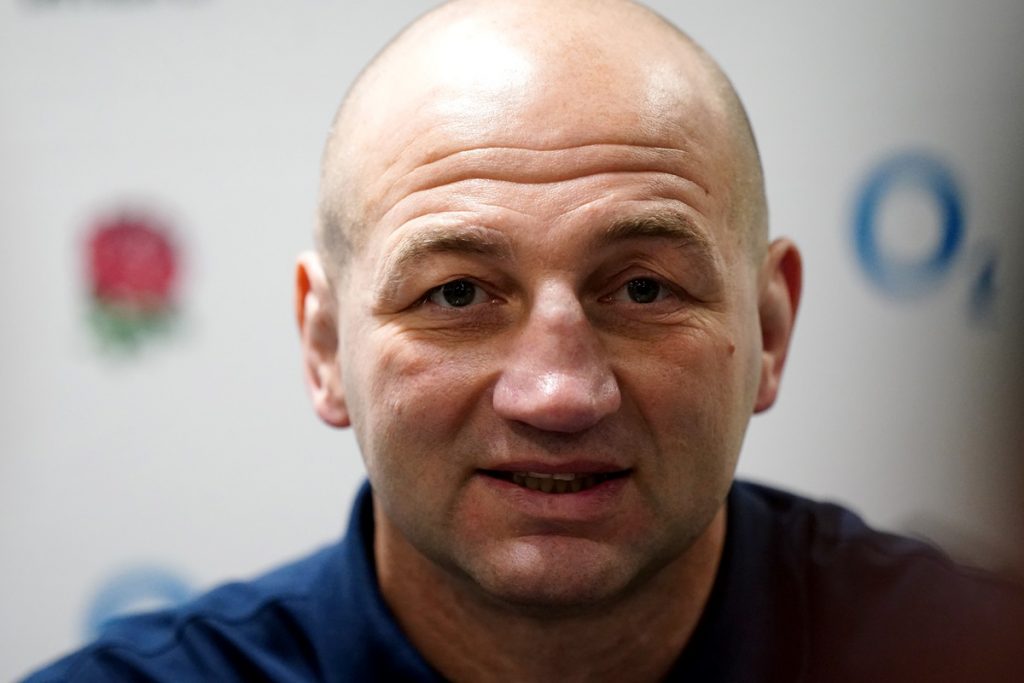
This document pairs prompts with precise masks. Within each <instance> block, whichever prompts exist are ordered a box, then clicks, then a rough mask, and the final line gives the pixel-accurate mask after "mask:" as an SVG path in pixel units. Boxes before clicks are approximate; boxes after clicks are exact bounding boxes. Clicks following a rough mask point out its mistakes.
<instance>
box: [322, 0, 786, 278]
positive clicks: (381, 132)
mask: <svg viewBox="0 0 1024 683" xmlns="http://www.w3.org/2000/svg"><path fill="white" fill-rule="evenodd" d="M483 140H486V146H488V147H490V148H522V149H529V150H552V151H555V150H566V149H585V148H587V147H588V146H594V145H609V144H610V145H630V146H635V147H640V148H650V149H652V150H657V149H674V150H681V151H682V152H684V153H686V154H691V153H692V154H697V153H699V154H700V155H702V156H705V157H707V158H708V159H712V160H713V162H712V163H713V164H714V165H715V166H716V168H714V169H708V177H709V178H710V177H712V176H713V175H715V174H714V173H712V171H715V172H717V176H721V177H724V178H726V179H727V182H726V183H720V184H718V185H714V186H713V187H712V186H711V185H707V184H704V183H703V178H701V177H696V178H695V179H694V180H695V182H697V184H698V185H700V186H701V187H704V189H705V191H706V192H710V191H712V190H713V191H714V192H715V193H716V194H717V195H719V196H722V197H723V203H724V205H725V206H726V207H727V210H728V215H727V216H725V217H724V218H725V219H726V221H727V223H728V224H729V226H730V229H731V231H732V233H733V235H734V237H735V239H736V240H737V241H738V242H741V243H742V244H743V246H744V248H746V249H748V250H749V252H750V253H751V254H752V255H753V256H755V257H756V258H759V257H760V255H761V254H762V253H763V251H764V248H765V244H766V238H767V217H766V206H765V197H764V188H763V178H762V173H761V165H760V159H759V156H758V152H757V148H756V144H755V142H754V137H753V134H752V132H751V129H750V125H749V122H748V120H747V117H746V114H745V112H744V110H743V107H742V105H741V103H740V100H739V98H738V97H737V95H736V93H735V91H734V90H733V88H732V86H731V84H730V83H729V81H728V79H727V78H726V76H725V75H724V73H723V72H722V71H721V69H720V68H719V67H718V66H717V65H716V64H715V62H714V61H713V60H712V59H711V58H710V57H709V56H708V55H707V54H706V53H705V52H704V51H703V50H702V49H701V48H700V47H699V46H697V45H696V44H695V43H694V42H693V41H692V40H691V39H690V38H688V37H687V36H686V35H685V34H683V33H682V32H680V31H679V30H678V29H676V28H675V27H674V26H672V25H671V24H669V23H668V22H667V21H665V20H664V19H663V18H661V17H660V16H658V15H657V14H655V13H653V12H651V11H650V10H648V9H646V8H644V7H642V6H640V5H637V4H635V3H632V2H628V1H627V0H454V1H453V2H448V3H445V4H443V5H441V6H440V7H439V8H437V9H435V10H434V11H432V12H430V13H428V14H427V15H425V16H423V17H421V18H420V19H419V20H417V21H416V22H414V23H413V24H412V25H411V26H409V27H408V28H407V29H405V31H403V32H402V33H401V34H400V35H399V36H398V37H396V38H395V40H393V41H392V42H391V43H390V44H389V45H388V46H387V47H386V48H385V49H384V50H383V51H382V52H381V53H380V54H379V55H378V56H377V57H376V58H375V59H374V60H373V62H371V64H370V65H369V66H368V67H367V68H366V69H365V70H364V71H363V73H362V74H361V75H360V77H359V78H358V79H357V80H356V82H355V83H354V84H353V86H352V88H351V89H350V91H349V93H348V95H347V96H346V98H345V100H344V102H343V104H342V106H341V108H340V109H339V111H338V114H337V116H336V118H335V121H334V124H333V126H332V128H331V132H330V135H329V138H328V142H327V146H326V149H325V152H324V157H323V165H322V174H321V195H320V206H319V221H318V227H317V239H318V246H319V249H320V251H321V256H322V259H323V261H324V263H325V265H326V267H327V269H328V271H329V273H331V274H335V275H336V274H337V273H338V270H339V268H340V266H341V265H342V264H344V262H345V261H346V259H347V258H348V256H349V255H350V254H351V253H353V251H354V250H358V249H359V247H360V244H361V242H362V239H363V236H364V235H365V234H366V231H367V230H368V229H369V228H371V227H372V226H373V225H375V224H376V223H377V222H378V221H380V220H382V218H384V217H385V216H386V215H387V214H388V213H389V211H392V209H393V208H394V207H393V204H392V203H391V200H392V199H393V198H394V196H396V195H395V192H393V190H394V188H396V187H398V186H401V185H403V183H405V184H407V183H408V182H409V181H410V176H411V175H415V172H416V171H417V170H419V171H422V170H423V169H424V168H426V167H429V165H430V164H431V163H433V162H435V161H439V160H443V159H445V158H446V157H448V156H449V155H452V154H455V153H456V152H462V151H465V150H468V149H473V148H480V147H482V146H483V145H482V142H481V141H483ZM666 141H668V142H666ZM467 172H468V171H467ZM475 172H477V173H483V174H484V176H486V173H487V170H486V168H483V169H480V168H477V170H476V171H475ZM697 175H700V174H699V173H698V174H697ZM467 177H469V176H467ZM552 180H554V178H552Z"/></svg>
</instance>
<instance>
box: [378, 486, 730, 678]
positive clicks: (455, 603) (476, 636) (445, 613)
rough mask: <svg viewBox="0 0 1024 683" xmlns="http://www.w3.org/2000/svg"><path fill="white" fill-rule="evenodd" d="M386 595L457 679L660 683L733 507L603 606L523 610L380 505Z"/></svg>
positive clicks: (693, 616)
mask: <svg viewBox="0 0 1024 683" xmlns="http://www.w3.org/2000/svg"><path fill="white" fill-rule="evenodd" d="M374 508H375V509H374V513H375V518H376V531H375V536H374V554H375V559H376V563H377V574H378V578H379V581H380V587H381V592H382V594H383V595H384V599H385V601H386V602H387V603H388V606H389V607H390V608H391V610H392V612H393V613H394V614H395V616H396V618H397V620H398V622H399V624H400V625H401V627H402V630H403V631H404V632H405V634H406V635H407V636H408V637H409V639H410V640H411V641H412V644H413V645H414V646H415V647H416V649H417V650H419V652H420V653H421V654H422V655H423V656H424V657H425V658H426V659H427V661H429V662H430V663H431V665H433V666H434V668H435V669H437V670H438V671H439V672H440V673H441V674H442V675H443V676H444V677H445V678H447V679H448V680H451V681H481V682H484V683H486V682H487V681H498V680H503V681H507V680H530V681H559V682H563V681H564V682H571V681H577V680H578V681H604V680H607V681H621V680H629V681H657V680H660V679H662V678H663V677H664V676H665V675H666V674H667V673H668V671H669V670H670V669H671V667H672V665H673V663H674V662H675V661H676V659H677V658H678V657H679V654H680V653H681V652H682V650H683V647H684V646H685V645H686V643H687V641H688V640H689V639H690V636H691V635H692V634H693V632H694V630H695V628H696V626H697V622H698V620H699V619H700V615H701V613H702V612H703V610H704V606H705V604H706V603H707V600H708V597H709V595H710V593H711V588H712V585H713V584H714V579H715V574H716V572H717V570H718V562H719V559H720V558H721V554H722V546H723V543H724V538H725V506H724V505H723V506H722V508H721V509H720V510H719V511H718V513H717V514H716V515H715V517H714V519H713V521H712V522H711V524H709V525H708V527H707V529H705V531H704V532H703V533H702V535H701V536H700V537H699V538H698V539H697V540H696V541H695V542H694V543H693V544H692V545H691V546H690V547H689V548H688V549H687V551H686V552H684V553H683V554H682V555H680V556H679V557H677V558H676V559H675V560H673V561H671V562H670V563H669V564H667V565H666V566H665V567H663V568H661V569H660V570H658V571H657V572H656V573H654V574H653V575H652V576H651V577H650V578H648V579H647V580H646V581H645V582H644V583H643V585H641V586H639V587H637V588H636V589H635V590H632V591H630V592H629V594H628V595H625V596H623V597H621V598H617V599H615V600H612V601H609V603H608V604H606V605H602V606H601V607H600V608H599V609H596V608H595V609H589V610H580V611H576V612H571V613H570V612H562V613H558V614H547V615H545V614H539V613H537V612H528V613H524V611H523V610H522V609H517V608H516V607H515V606H514V605H508V604H505V603H502V602H500V601H497V600H494V599H489V598H488V597H487V596H483V595H481V594H480V591H479V588H477V587H476V586H475V585H473V584H471V583H469V582H468V580H467V579H465V578H462V577H456V576H454V575H453V574H452V573H450V572H448V571H447V570H445V569H443V568H441V567H439V566H438V565H437V564H436V563H434V562H432V561H431V560H429V559H428V558H426V557H425V556H423V555H422V554H421V553H419V551H417V550H416V549H415V548H413V547H412V546H411V545H409V543H408V542H407V541H405V539H404V537H403V536H402V535H401V534H400V533H399V532H398V531H397V530H396V529H394V527H393V526H391V525H390V523H389V520H388V519H387V518H386V516H385V515H384V514H383V513H382V511H381V510H380V508H379V506H377V505H376V504H375V505H374Z"/></svg>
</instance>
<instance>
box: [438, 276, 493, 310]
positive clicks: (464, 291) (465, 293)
mask: <svg viewBox="0 0 1024 683" xmlns="http://www.w3.org/2000/svg"><path fill="white" fill-rule="evenodd" d="M485 300H486V297H485V294H484V291H483V290H482V289H481V288H480V287H478V286H477V285H475V284H473V283H472V282H470V281H469V280H452V281H451V282H446V283H444V284H443V285H441V286H440V287H435V288H434V289H432V290H430V291H429V292H427V296H426V298H425V301H429V302H430V303H432V304H434V305H436V306H440V307H441V308H465V307H466V306H469V305H470V304H479V303H483V302H484V301H485Z"/></svg>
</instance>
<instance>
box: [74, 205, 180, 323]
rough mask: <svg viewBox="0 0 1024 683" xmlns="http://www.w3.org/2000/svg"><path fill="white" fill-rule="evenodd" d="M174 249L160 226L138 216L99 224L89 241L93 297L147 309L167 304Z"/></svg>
mask: <svg viewBox="0 0 1024 683" xmlns="http://www.w3.org/2000/svg"><path fill="white" fill-rule="evenodd" d="M175 261H176V258H175V249H174V247H173V245H172V244H171V242H170V240H169V239H168V238H167V235H166V234H165V231H164V230H163V229H162V226H160V225H159V224H156V223H155V222H154V221H152V220H147V219H145V218H141V217H138V216H128V215H125V216H119V217H117V218H114V219H113V220H111V221H108V222H104V223H101V224H100V225H99V226H97V228H96V230H95V232H94V233H93V235H92V237H91V238H90V240H89V266H90V275H91V278H92V290H93V295H94V296H95V297H96V298H98V299H100V300H102V301H105V302H108V303H117V304H125V305H128V306H135V307H140V308H144V309H147V310H154V309H160V308H164V307H166V306H167V305H168V304H169V303H170V298H171V294H172V290H173V287H174V280H175V274H176V271H177V267H176V263H175Z"/></svg>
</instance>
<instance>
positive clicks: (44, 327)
mask: <svg viewBox="0 0 1024 683" xmlns="http://www.w3.org/2000/svg"><path fill="white" fill-rule="evenodd" d="M431 4H432V3H428V2H375V3H355V2H342V1H341V0H336V1H334V2H329V1H328V0H303V1H301V2H296V1H295V0H262V1H261V2H258V3H254V2H244V1H243V0H8V1H7V2H5V3H3V5H2V6H0V221H2V226H3V227H2V231H0V259H2V261H0V263H2V268H0V311H2V312H3V323H2V325H3V333H2V335H0V371H2V374H0V378H2V384H0V386H2V389H0V391H2V394H0V396H2V400H3V404H2V407H3V409H2V411H0V434H2V437H0V439H2V440H0V444H2V458H0V605H2V612H0V613H2V617H0V679H3V680H6V679H9V678H11V677H14V676H17V675H19V674H21V673H23V672H25V671H26V670H27V669H28V668H30V667H32V666H35V665H36V664H38V663H40V662H41V661H43V660H44V659H47V658H50V657H53V656H55V655H56V654H57V653H58V652H59V651H61V650H64V649H67V648H69V647H72V646H74V645H76V644H78V643H81V642H82V641H83V640H84V639H85V638H87V637H88V633H89V629H90V628H93V626H94V622H95V621H97V620H98V619H101V618H103V617H105V616H109V614H110V613H111V612H112V611H116V610H117V609H122V608H126V607H139V606H144V605H146V604H155V603H156V602H160V601H161V600H168V599H175V598H180V597H181V596H182V595H184V594H186V593H187V592H189V591H198V590H202V589H204V588H206V587H209V586H211V585H213V584H215V583H217V582H220V581H223V580H225V579H228V578H233V577H245V576H251V575H253V574H255V573H258V572H259V571H262V570H264V569H266V568H268V567H270V566H272V565H274V564H277V563H279V562H281V561H283V560H285V559H289V558H291V557H293V556H296V555H298V554H300V553H305V552H307V551H309V550H310V549H312V548H314V547H316V546H317V545H320V544H323V543H326V542H330V541H332V540H334V539H335V538H336V537H337V536H338V534H339V533H340V532H341V530H342V528H343V525H344V522H345V520H346V517H347V514H348V506H349V502H350V499H351V495H352V492H353V491H354V489H355V488H356V487H357V486H358V483H359V481H360V479H361V477H362V466H361V463H360V461H359V456H358V453H357V451H356V448H355V441H354V439H353V438H352V435H351V434H350V433H348V432H337V431H333V430H330V429H328V428H326V427H325V426H323V425H321V424H320V423H319V422H318V421H317V419H316V418H315V417H314V415H313V412H312V410H311V409H310V407H309V404H308V401H307V399H306V397H305V393H304V388H303V386H302V382H301V376H300V367H299V353H298V344H297V340H296V335H295V332H294V329H293V318H292V310H291V302H292V299H291V296H292V294H291V278H292V264H293V258H294V256H295V254H297V253H298V252H299V251H300V250H302V249H305V248H307V247H308V246H309V245H310V243H311V240H310V228H311V224H312V215H313V210H314V202H315V196H316V183H317V165H318V161H319V154H320V148H321V144H322V141H323V137H324V133H325V131H326V128H327V125H328V122H329V120H330V118H331V115H332V113H333V110H334V108H335V106H336V105H337V103H338V101H339V100H340V98H341V95H342V93H343V91H344V89H345V88H346V86H347V85H348V84H349V83H350V81H351V80H352V78H353V77H354V76H355V74H356V73H357V72H358V70H359V69H360V68H361V66H362V65H363V64H364V63H365V62H366V61H367V60H368V59H369V58H370V57H371V56H372V54H374V52H375V51H376V50H377V49H378V48H379V47H380V46H381V45H383V44H384V42H385V41H386V40H387V39H388V38H390V37H391V36H392V35H393V34H394V33H395V32H396V31H397V30H398V29H399V28H400V27H401V26H402V25H404V24H405V23H407V22H408V21H409V20H411V19H412V18H414V17H415V16H417V15H418V14H420V13H421V12H422V11H424V10H425V9H426V8H427V7H429V6H430V5H431ZM652 5H653V6H654V7H655V9H657V10H659V11H661V12H662V13H664V14H665V15H667V16H668V17H669V18H671V19H672V20H673V21H675V22H676V23H678V24H679V25H680V26H682V27H683V28H685V29H686V30H688V31H689V32H690V33H691V34H693V35H694V36H695V37H696V38H697V39H698V40H699V41H701V42H702V43H703V44H704V45H705V46H706V47H707V48H708V49H709V50H710V51H711V52H712V53H713V54H714V55H716V56H717V57H718V59H719V60H720V61H721V63H722V64H723V65H724V67H725V68H726V70H727V71H728V72H729V73H730V74H731V76H732V77H733V80H734V81H735V83H736V85H737V87H738V89H739V90H740V92H741V94H742V95H743V97H744V99H745V101H746V103H747V105H748V109H749V110H750V114H751V117H752V119H753V121H754V127H755V130H756V132H757V134H758V136H759V139H760V143H761V148H762V152H763V156H764V160H765V165H766V173H767V178H768V189H769V199H770V203H771V209H772V223H773V229H774V231H775V232H776V233H777V234H788V235H790V236H792V237H794V238H795V239H796V240H797V241H798V243H799V244H800V245H801V246H802V247H803V250H804V255H805V260H806V269H807V272H806V289H805V298H804V303H803V308H802V311H801V314H800V321H799V325H798V331H797V336H796V340H795V347H794V349H793V350H792V354H791V358H790V365H789V368H788V372H787V377H786V380H785V382H784V386H783V393H782V398H781V401H780V403H779V404H778V405H777V406H776V408H775V409H773V410H772V411H771V412H769V413H768V414H767V415H765V416H761V417H758V418H755V420H754V422H753V424H752V427H751V431H750V433H749V436H748V439H747V443H746V446H745V450H744V455H743V458H742V459H741V465H740V469H741V473H742V474H743V475H744V476H748V477H754V478H757V479H761V480H764V481H768V482H771V483H777V484H780V485H783V486H786V487H789V488H792V489H796V490H798V491H801V492H804V493H808V494H811V495H814V496H816V497H821V498H831V499H835V500H839V501H841V502H845V503H848V504H851V505H853V506H854V507H855V508H857V509H858V510H860V511H861V512H862V513H863V514H864V515H865V516H866V517H867V518H868V520H869V521H871V522H873V523H875V524H878V525H881V526H885V527H889V528H894V529H897V530H900V531H904V532H911V533H917V534H923V535H927V536H929V537H931V538H934V539H937V540H939V541H941V542H942V543H943V544H944V545H946V546H947V547H948V548H949V549H950V550H951V551H952V552H954V553H955V554H956V555H958V556H959V557H962V558H966V559H969V560H971V561H974V562H976V563H981V564H986V565H989V566H992V567H997V568H1008V567H1014V566H1016V567H1017V568H1018V569H1019V568H1020V567H1021V566H1024V560H1022V550H1024V548H1022V546H1021V544H1020V543H1019V539H1020V538H1022V530H1024V524H1022V514H1021V511H1020V510H1021V501H1022V499H1021V497H1020V484H1021V474H1022V468H1021V466H1020V462H1019V461H1020V456H1021V446H1020V444H1021V443H1022V442H1024V428H1022V426H1021V425H1022V420H1021V417H1022V415H1021V410H1020V408H1019V406H1020V405H1021V398H1024V396H1022V389H1024V357H1022V353H1021V348H1024V346H1022V343H1021V342H1022V340H1024V329H1022V325H1021V322H1020V321H1021V317H1020V312H1021V311H1020V302H1022V301H1024V296H1022V295H1024V278H1022V275H1021V272H1022V268H1021V266H1022V265H1024V231H1022V230H1021V227H1022V225H1024V220H1022V219H1024V204H1022V203H1021V199H1020V192H1021V190H1020V188H1021V187H1022V186H1024V77H1022V70H1021V65H1022V64H1024V42H1021V41H1020V37H1019V33H1020V28H1021V27H1022V26H1024V3H1021V2H1019V0H983V1H980V2H976V3H962V2H952V1H942V2H936V1H935V0H901V1H899V2H891V1H889V0H856V1H853V0H849V1H847V2H837V3H820V2H812V1H811V0H794V1H792V2H788V3H763V2H755V1H753V0H751V1H749V2H720V1H719V0H694V1H693V2H672V1H669V0H663V1H660V2H654V3H652ZM908 155H910V156H908ZM912 158H918V159H920V158H925V159H928V160H930V161H929V162H928V163H929V164H930V166H927V167H926V168H924V170H921V168H922V167H919V166H918V167H916V166H914V162H912V161H907V159H912ZM887 163H892V164H895V165H894V166H893V167H892V169H895V170H892V172H891V173H890V174H889V175H886V172H885V169H886V168H887V167H886V166H885V164H887ZM915 168H916V169H917V170H915ZM929 174H930V175H929ZM944 174H945V175H944ZM946 176H948V177H946ZM872 181H875V182H876V183H877V185H876V188H877V190H878V195H877V196H876V199H877V200H878V201H876V202H874V203H872V202H871V200H870V196H869V195H867V194H865V188H866V187H868V185H869V184H870V183H871V182H872ZM943 183H945V184H943ZM943 193H945V194H943ZM943 197H945V203H943V201H942V198H943ZM858 210H861V211H862V218H863V220H862V221H861V238H862V244H864V245H866V247H868V249H867V251H868V253H867V254H866V255H863V256H858V253H857V250H856V248H855V244H856V242H855V234H856V225H857V222H856V221H857V215H858V214H857V212H858ZM124 211H131V212H134V213H133V215H136V216H142V217H144V218H145V217H149V219H150V220H156V221H158V222H159V223H161V224H162V225H163V226H165V228H166V230H167V231H168V232H169V234H170V235H171V239H172V240H173V243H174V245H176V250H177V251H176V253H177V258H178V261H177V262H178V271H177V272H178V274H179V276H178V280H177V282H178V287H177V290H176V296H175V298H174V302H175V307H174V312H173V315H171V316H169V319H170V321H171V322H170V324H168V325H167V326H166V327H165V328H163V329H159V330H156V331H154V332H153V333H152V334H149V335H146V336H144V338H142V340H141V342H140V343H139V344H137V345H136V346H135V347H134V348H128V347H127V346H125V345H124V344H117V343H115V342H113V341H111V340H110V339H111V337H110V335H109V330H108V334H107V336H106V337H104V336H101V335H98V334H97V332H96V328H95V326H93V325H91V324H90V320H91V319H90V311H91V310H92V309H91V307H92V305H93V304H92V296H91V291H90V285H89V270H88V267H87V264H88V259H87V257H88V253H89V238H90V235H91V234H93V233H95V231H96V230H98V229H99V228H98V226H99V225H100V223H101V221H102V220H103V219H104V217H107V218H109V217H111V216H114V217H116V216H118V215H121V214H122V212H124ZM943 245H945V247H944V248H943ZM872 265H873V266H875V267H876V270H875V271H872V270H871V268H870V267H871V266H872ZM873 272H874V274H872V273H873ZM886 274H888V276H886ZM104 339H106V340H107V341H106V342H104V341H103V340H104Z"/></svg>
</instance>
